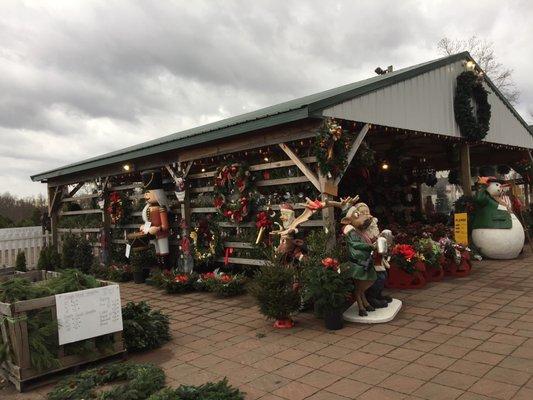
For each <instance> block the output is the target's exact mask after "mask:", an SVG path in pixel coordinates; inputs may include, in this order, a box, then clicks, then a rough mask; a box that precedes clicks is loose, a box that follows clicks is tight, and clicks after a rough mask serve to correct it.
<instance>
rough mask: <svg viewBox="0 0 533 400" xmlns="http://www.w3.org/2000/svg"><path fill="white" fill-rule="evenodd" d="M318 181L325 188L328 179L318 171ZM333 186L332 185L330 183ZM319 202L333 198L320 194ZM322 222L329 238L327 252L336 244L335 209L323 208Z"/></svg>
mask: <svg viewBox="0 0 533 400" xmlns="http://www.w3.org/2000/svg"><path fill="white" fill-rule="evenodd" d="M319 179H320V184H321V186H322V187H325V186H326V182H328V179H327V178H326V177H325V176H324V175H322V174H321V173H320V171H319ZM332 184H333V183H332ZM336 190H337V189H336V186H335V190H334V191H336ZM321 200H322V201H326V200H333V196H332V194H330V193H324V192H323V193H322V194H321ZM322 221H323V223H324V228H325V229H326V230H327V232H328V233H329V234H330V237H329V240H328V243H327V248H328V249H329V250H331V249H333V248H334V247H335V245H336V242H337V237H336V233H337V232H336V224H335V209H334V208H333V207H326V208H323V209H322Z"/></svg>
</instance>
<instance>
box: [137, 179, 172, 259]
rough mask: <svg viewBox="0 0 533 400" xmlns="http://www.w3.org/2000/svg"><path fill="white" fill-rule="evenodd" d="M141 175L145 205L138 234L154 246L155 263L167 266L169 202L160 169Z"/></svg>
mask: <svg viewBox="0 0 533 400" xmlns="http://www.w3.org/2000/svg"><path fill="white" fill-rule="evenodd" d="M141 175H142V182H143V189H144V190H146V192H145V193H144V198H145V199H146V205H145V206H144V208H143V210H142V212H141V216H142V219H143V221H144V224H143V225H141V226H140V228H139V232H138V235H139V236H145V237H147V238H148V239H149V241H150V244H152V245H153V246H154V247H155V255H156V257H157V263H158V264H159V265H160V266H161V267H162V268H167V267H168V254H169V247H168V236H169V223H168V212H167V207H168V206H169V204H168V200H167V196H166V194H165V191H164V190H163V180H162V176H161V171H159V170H149V171H144V172H143V173H142V174H141Z"/></svg>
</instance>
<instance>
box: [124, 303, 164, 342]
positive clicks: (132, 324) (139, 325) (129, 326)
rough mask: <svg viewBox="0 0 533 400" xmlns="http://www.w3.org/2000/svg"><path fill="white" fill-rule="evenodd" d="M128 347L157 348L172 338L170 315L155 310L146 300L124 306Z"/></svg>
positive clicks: (125, 338) (125, 336)
mask: <svg viewBox="0 0 533 400" xmlns="http://www.w3.org/2000/svg"><path fill="white" fill-rule="evenodd" d="M122 320H123V325H124V335H123V336H124V342H125V345H126V349H127V350H128V351H131V352H139V351H146V350H152V349H157V348H158V347H161V346H162V345H163V344H164V343H166V342H168V341H169V340H170V339H171V336H170V329H169V319H168V316H167V315H165V314H163V313H161V311H154V310H152V308H151V307H150V306H149V305H148V304H147V303H146V302H144V301H141V302H140V303H133V302H129V303H128V304H126V305H125V306H124V307H123V308H122Z"/></svg>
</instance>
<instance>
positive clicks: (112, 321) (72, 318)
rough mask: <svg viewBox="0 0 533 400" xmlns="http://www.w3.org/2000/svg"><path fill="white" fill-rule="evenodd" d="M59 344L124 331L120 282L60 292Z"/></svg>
mask: <svg viewBox="0 0 533 400" xmlns="http://www.w3.org/2000/svg"><path fill="white" fill-rule="evenodd" d="M55 297H56V311H57V322H58V325H59V329H58V333H59V344H60V345H63V344H67V343H72V342H77V341H79V340H85V339H89V338H92V337H96V336H101V335H106V334H108V333H113V332H119V331H122V309H121V305H120V289H119V286H118V285H109V286H103V287H100V288H96V289H87V290H80V291H78V292H71V293H63V294H56V296H55Z"/></svg>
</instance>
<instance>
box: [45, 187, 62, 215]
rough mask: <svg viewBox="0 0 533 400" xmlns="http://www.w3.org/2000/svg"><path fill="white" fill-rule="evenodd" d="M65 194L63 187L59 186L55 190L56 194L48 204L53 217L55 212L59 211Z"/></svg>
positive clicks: (49, 212)
mask: <svg viewBox="0 0 533 400" xmlns="http://www.w3.org/2000/svg"><path fill="white" fill-rule="evenodd" d="M62 194H63V186H57V187H55V188H54V194H53V196H52V199H51V201H49V204H48V214H49V215H51V214H52V213H53V212H55V210H57V208H58V206H59V204H60V203H61V197H62Z"/></svg>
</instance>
